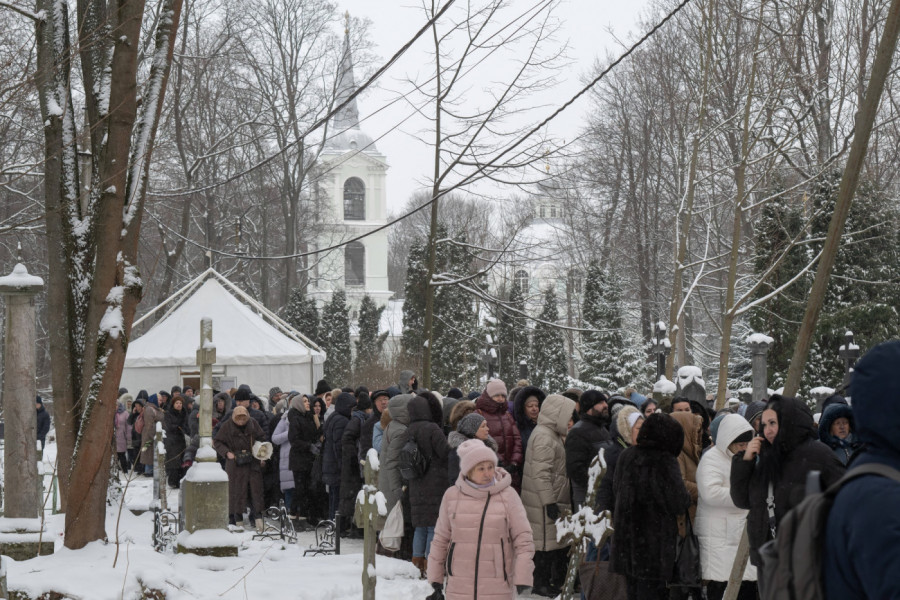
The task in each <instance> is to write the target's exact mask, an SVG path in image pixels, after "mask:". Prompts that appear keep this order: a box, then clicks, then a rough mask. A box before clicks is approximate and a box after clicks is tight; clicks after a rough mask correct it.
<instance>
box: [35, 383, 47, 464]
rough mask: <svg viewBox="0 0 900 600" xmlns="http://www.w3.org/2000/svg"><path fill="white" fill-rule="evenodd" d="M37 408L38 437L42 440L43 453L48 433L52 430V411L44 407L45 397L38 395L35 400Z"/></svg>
mask: <svg viewBox="0 0 900 600" xmlns="http://www.w3.org/2000/svg"><path fill="white" fill-rule="evenodd" d="M34 402H35V403H34V406H35V408H36V409H37V439H38V441H40V442H41V453H42V454H43V452H44V443H45V442H46V440H47V434H48V433H49V432H50V413H48V412H47V409H46V408H44V399H43V398H41V397H40V396H38V397H37V398H36V399H35V401H34Z"/></svg>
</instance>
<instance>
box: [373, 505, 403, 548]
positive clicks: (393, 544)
mask: <svg viewBox="0 0 900 600" xmlns="http://www.w3.org/2000/svg"><path fill="white" fill-rule="evenodd" d="M403 525H404V524H403V501H402V500H397V504H395V505H394V508H392V509H391V512H389V513H388V516H387V519H386V520H385V522H384V529H382V530H381V533H379V534H378V541H379V542H381V545H382V547H384V549H385V550H390V551H391V552H396V551H397V550H399V549H400V545H401V544H402V543H403Z"/></svg>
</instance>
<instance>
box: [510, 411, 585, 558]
mask: <svg viewBox="0 0 900 600" xmlns="http://www.w3.org/2000/svg"><path fill="white" fill-rule="evenodd" d="M574 410H575V402H573V401H572V400H569V399H568V398H566V397H564V396H560V395H559V394H553V395H551V396H547V399H546V400H544V403H543V404H542V405H541V412H540V414H539V415H538V422H537V427H535V428H534V432H533V433H532V434H531V437H530V438H529V440H528V448H527V450H526V452H525V470H524V473H523V477H522V503H523V504H524V505H525V512H526V513H527V514H528V521H529V522H530V523H531V531H532V533H533V534H534V547H535V550H537V551H540V552H546V551H548V550H558V549H560V548H565V547H566V544H564V543H561V542H558V541H556V523H555V522H554V521H551V520H550V518H549V517H548V516H547V509H546V508H545V507H546V506H547V505H548V504H556V505H557V506H558V507H559V511H560V513H562V512H563V511H564V510H571V506H570V501H569V479H568V478H567V477H566V449H565V445H564V442H565V437H566V433H568V431H569V421H570V420H571V419H572V412H573V411H574Z"/></svg>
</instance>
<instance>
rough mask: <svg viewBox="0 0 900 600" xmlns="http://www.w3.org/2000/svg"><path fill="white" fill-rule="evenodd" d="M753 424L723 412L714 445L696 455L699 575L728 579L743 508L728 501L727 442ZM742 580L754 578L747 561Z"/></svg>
mask: <svg viewBox="0 0 900 600" xmlns="http://www.w3.org/2000/svg"><path fill="white" fill-rule="evenodd" d="M745 431H750V432H752V431H753V428H752V427H751V426H750V424H749V423H748V422H747V420H746V419H744V417H742V416H740V415H727V416H726V417H725V418H724V419H722V422H721V423H720V424H719V432H718V435H717V436H716V445H715V446H713V447H712V448H710V449H709V450H708V451H707V452H706V453H705V454H704V455H703V457H702V458H701V459H700V465H699V466H698V467H697V492H698V496H699V500H698V503H697V518H696V520H695V523H694V530H695V531H696V533H697V537H698V538H699V540H700V569H701V571H700V572H701V574H702V576H703V579H708V580H711V581H728V578H729V576H730V575H731V567H732V565H733V564H734V557H735V555H736V554H737V549H738V544H739V543H740V541H741V533H742V532H743V531H744V523H745V522H746V521H747V512H748V511H746V510H742V509H740V508H737V507H736V506H735V505H734V502H732V501H731V458H732V457H733V456H734V454H732V453H731V452H729V451H728V446H729V445H730V444H731V443H732V442H734V440H735V439H736V438H737V437H738V436H739V435H741V434H742V433H744V432H745ZM744 580H745V581H756V567H754V566H753V565H751V564H749V563H748V564H747V569H746V570H745V571H744Z"/></svg>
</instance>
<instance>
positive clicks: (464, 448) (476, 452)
mask: <svg viewBox="0 0 900 600" xmlns="http://www.w3.org/2000/svg"><path fill="white" fill-rule="evenodd" d="M456 452H457V453H458V454H459V472H460V473H462V474H463V475H468V474H469V471H471V470H472V469H473V468H475V466H476V465H477V464H478V463H481V462H486V461H490V462H492V463H494V467H496V466H497V455H496V454H495V453H494V451H493V450H491V449H490V448H488V447H487V446H485V444H484V442H482V441H481V440H478V439H474V440H466V441H465V442H463V443H462V444H460V445H459V447H458V448H457V449H456Z"/></svg>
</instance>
